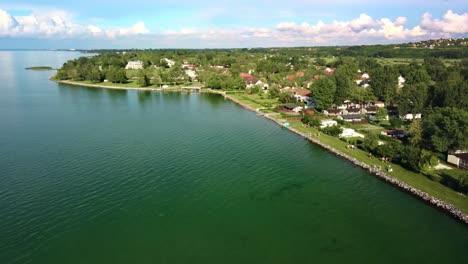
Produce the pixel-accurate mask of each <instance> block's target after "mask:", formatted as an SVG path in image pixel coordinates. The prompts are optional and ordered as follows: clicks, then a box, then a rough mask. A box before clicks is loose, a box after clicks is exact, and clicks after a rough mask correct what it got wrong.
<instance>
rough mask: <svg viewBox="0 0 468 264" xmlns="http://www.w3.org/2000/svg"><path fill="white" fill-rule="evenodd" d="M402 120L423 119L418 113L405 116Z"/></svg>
mask: <svg viewBox="0 0 468 264" xmlns="http://www.w3.org/2000/svg"><path fill="white" fill-rule="evenodd" d="M402 118H403V119H405V120H413V119H421V113H416V114H412V113H408V114H406V115H404V116H403V117H402Z"/></svg>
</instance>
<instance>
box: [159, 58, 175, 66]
mask: <svg viewBox="0 0 468 264" xmlns="http://www.w3.org/2000/svg"><path fill="white" fill-rule="evenodd" d="M161 61H165V62H166V64H167V66H168V67H169V68H171V67H172V66H174V65H175V61H173V60H170V59H168V58H164V59H162V60H161Z"/></svg>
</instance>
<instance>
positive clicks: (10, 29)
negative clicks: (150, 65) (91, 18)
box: [0, 9, 149, 38]
mask: <svg viewBox="0 0 468 264" xmlns="http://www.w3.org/2000/svg"><path fill="white" fill-rule="evenodd" d="M68 17H70V16H69V15H68V14H67V13H66V12H63V11H51V12H43V13H33V14H31V15H28V16H12V15H10V14H9V13H8V12H7V11H5V10H2V9H0V37H2V36H8V37H38V38H82V37H89V36H94V37H101V38H105V37H108V38H115V37H118V36H131V35H139V34H147V33H149V30H148V29H147V28H146V26H145V23H144V22H138V23H136V24H134V25H133V26H131V27H129V28H106V29H104V28H102V27H100V26H96V25H81V24H77V23H74V22H73V21H71V20H70V19H68Z"/></svg>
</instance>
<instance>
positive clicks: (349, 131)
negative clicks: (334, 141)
mask: <svg viewBox="0 0 468 264" xmlns="http://www.w3.org/2000/svg"><path fill="white" fill-rule="evenodd" d="M339 137H344V138H351V137H360V138H364V135H363V134H360V133H357V132H356V131H354V129H352V128H345V129H343V132H341V134H340V135H339Z"/></svg>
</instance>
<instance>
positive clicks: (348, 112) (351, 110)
mask: <svg viewBox="0 0 468 264" xmlns="http://www.w3.org/2000/svg"><path fill="white" fill-rule="evenodd" d="M360 114H361V109H359V108H348V109H346V110H343V115H360Z"/></svg>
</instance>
